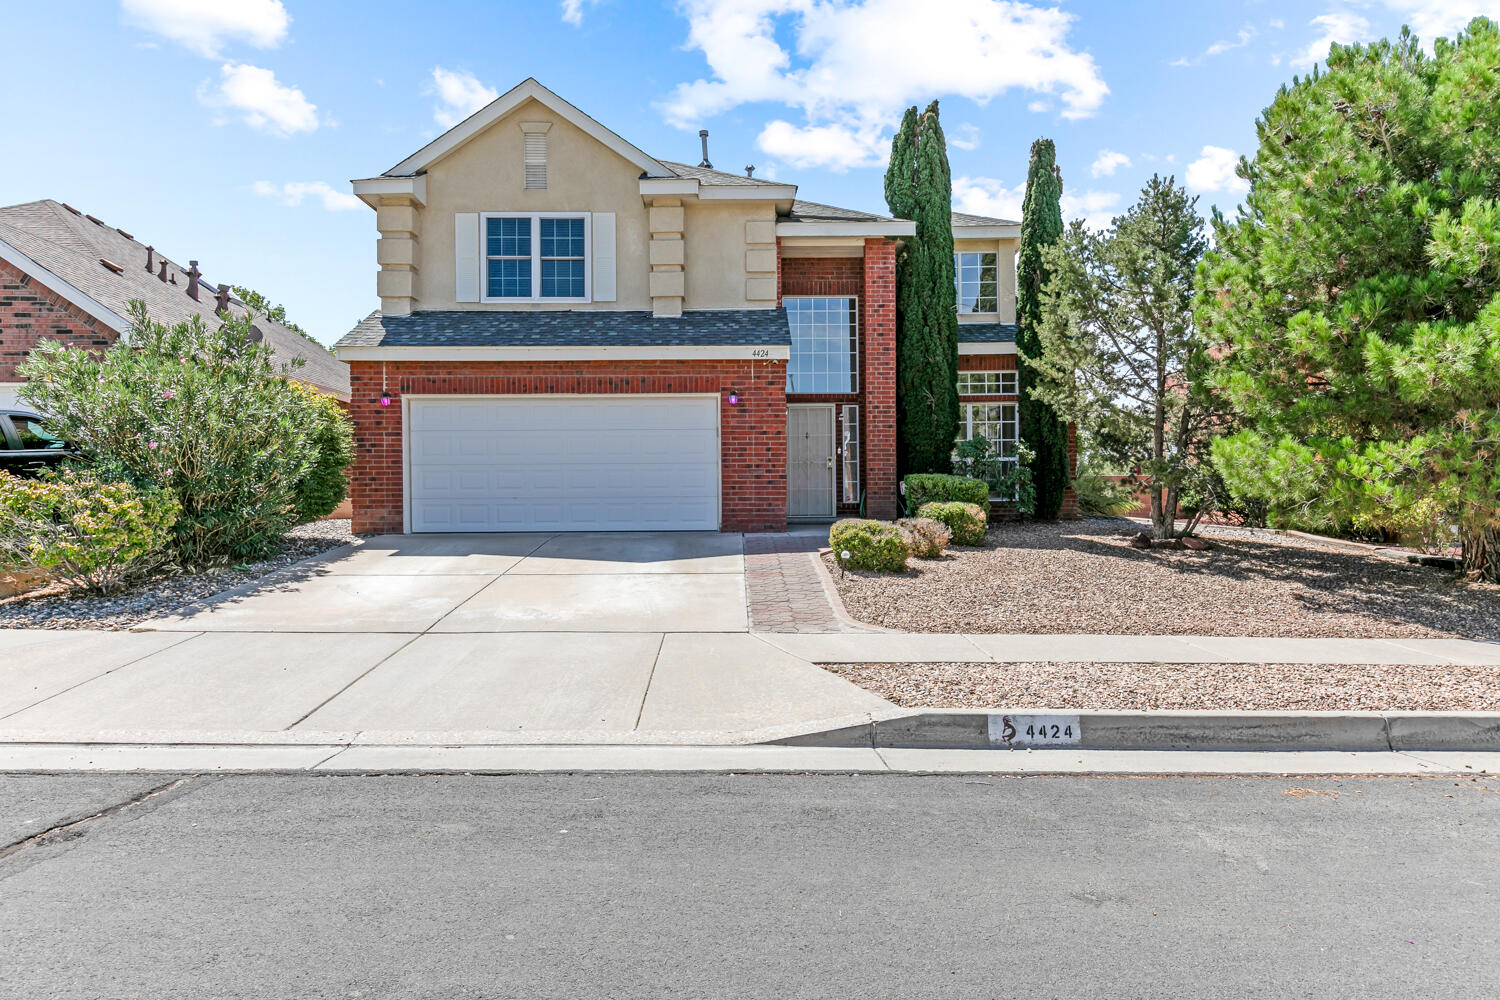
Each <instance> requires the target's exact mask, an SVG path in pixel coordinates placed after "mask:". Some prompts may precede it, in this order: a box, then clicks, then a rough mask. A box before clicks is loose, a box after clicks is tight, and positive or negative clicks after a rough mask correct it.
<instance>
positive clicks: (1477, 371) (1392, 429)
mask: <svg viewBox="0 0 1500 1000" xmlns="http://www.w3.org/2000/svg"><path fill="white" fill-rule="evenodd" d="M1496 66H1500V28H1497V27H1496V25H1495V24H1494V23H1493V22H1491V21H1489V20H1487V19H1484V18H1478V19H1475V20H1474V21H1473V22H1472V23H1471V24H1470V25H1469V27H1468V29H1467V31H1466V32H1464V33H1462V34H1460V35H1459V36H1458V37H1457V38H1456V39H1453V40H1451V41H1450V40H1447V39H1438V40H1437V41H1436V42H1435V43H1434V45H1433V48H1432V55H1430V56H1429V55H1426V54H1425V53H1424V52H1423V51H1422V48H1421V46H1420V44H1419V43H1418V41H1417V39H1416V38H1415V37H1413V36H1412V35H1411V34H1410V33H1409V32H1403V33H1402V35H1401V37H1400V38H1398V39H1396V40H1395V41H1389V40H1387V41H1381V42H1377V43H1374V44H1372V45H1368V46H1360V45H1355V46H1349V47H1344V46H1338V45H1336V46H1334V47H1333V50H1332V51H1331V52H1330V53H1329V55H1328V69H1327V72H1324V73H1319V74H1315V75H1313V76H1312V77H1310V78H1307V79H1302V80H1294V81H1293V83H1292V84H1291V86H1289V87H1283V88H1282V90H1281V91H1280V93H1278V94H1277V95H1276V99H1275V101H1274V102H1273V103H1272V104H1271V106H1270V107H1268V108H1267V109H1266V110H1265V111H1264V112H1263V114H1262V116H1261V118H1260V120H1259V121H1258V122H1257V123H1256V128H1257V133H1258V137H1259V140H1260V145H1259V149H1258V151H1257V152H1256V155H1255V158H1254V160H1253V161H1247V162H1244V163H1242V164H1241V167H1240V173H1241V176H1242V177H1244V178H1246V179H1247V180H1248V181H1249V182H1250V189H1249V193H1248V194H1247V196H1246V200H1245V204H1244V207H1243V208H1242V210H1241V214H1240V215H1239V217H1238V218H1237V219H1236V220H1235V221H1233V222H1232V223H1230V222H1226V221H1225V220H1224V219H1223V218H1216V219H1215V228H1216V237H1217V238H1216V240H1215V242H1216V244H1217V249H1216V250H1215V251H1214V252H1212V253H1211V254H1210V255H1209V257H1208V259H1207V260H1206V261H1205V264H1204V266H1203V268H1202V269H1201V270H1200V276H1199V294H1198V322H1199V326H1200V327H1201V328H1203V329H1204V330H1205V331H1206V332H1207V333H1209V334H1210V335H1212V337H1213V338H1214V339H1215V340H1216V341H1219V342H1222V343H1223V344H1224V345H1225V348H1224V350H1223V353H1224V359H1223V362H1222V371H1221V373H1220V374H1218V375H1217V376H1216V381H1217V382H1218V384H1219V385H1220V386H1221V389H1222V391H1223V392H1224V393H1225V394H1226V395H1227V396H1228V397H1229V398H1230V399H1231V400H1232V401H1233V402H1234V403H1235V404H1236V405H1237V406H1238V407H1239V408H1240V409H1241V410H1242V412H1243V414H1244V416H1245V418H1246V419H1247V420H1248V422H1249V427H1248V428H1247V429H1246V430H1244V431H1241V432H1240V433H1237V434H1234V435H1231V436H1228V437H1225V438H1221V439H1219V440H1218V441H1216V442H1215V444H1214V462H1215V464H1216V465H1217V466H1218V467H1219V468H1220V470H1221V472H1222V473H1223V475H1224V479H1225V481H1226V482H1227V483H1228V484H1229V486H1230V487H1231V489H1233V490H1235V491H1237V492H1238V493H1240V494H1241V495H1243V496H1250V497H1259V498H1264V499H1268V500H1270V501H1271V503H1272V505H1273V509H1279V510H1280V511H1281V512H1283V513H1284V514H1286V515H1290V516H1291V517H1294V518H1295V519H1296V520H1298V521H1301V522H1302V523H1313V524H1329V525H1338V524H1349V523H1353V524H1355V525H1359V526H1362V527H1385V528H1396V529H1398V530H1401V531H1403V532H1410V531H1413V530H1419V529H1421V528H1422V527H1424V526H1426V527H1427V528H1428V529H1429V530H1430V529H1432V528H1437V529H1439V530H1438V531H1437V532H1433V533H1434V534H1438V535H1441V534H1442V533H1446V531H1447V528H1448V526H1449V525H1451V526H1452V527H1454V528H1456V529H1457V531H1458V533H1459V537H1460V538H1461V539H1462V542H1463V561H1464V565H1465V568H1466V569H1467V570H1468V571H1469V572H1471V573H1472V574H1475V575H1481V576H1485V577H1488V578H1489V579H1491V580H1496V579H1500V531H1497V528H1500V264H1497V258H1496V254H1495V250H1494V248H1495V247H1497V246H1500V201H1497V197H1500V76H1497V74H1496V72H1495V67H1496Z"/></svg>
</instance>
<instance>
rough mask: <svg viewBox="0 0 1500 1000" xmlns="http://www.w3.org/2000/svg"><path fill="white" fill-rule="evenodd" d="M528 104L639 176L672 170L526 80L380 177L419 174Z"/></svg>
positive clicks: (666, 174)
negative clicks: (561, 121) (623, 162)
mask: <svg viewBox="0 0 1500 1000" xmlns="http://www.w3.org/2000/svg"><path fill="white" fill-rule="evenodd" d="M527 101H536V102H537V103H539V104H541V105H543V106H545V107H546V108H548V109H549V110H550V111H552V112H553V113H554V114H556V115H558V116H559V117H561V118H563V119H564V120H566V121H567V122H569V123H570V124H572V125H573V126H574V127H576V128H578V129H579V130H580V131H582V132H584V133H585V134H587V135H589V136H592V137H593V138H594V139H595V140H597V141H598V142H599V143H601V144H602V145H604V146H605V147H607V148H609V149H611V150H613V151H614V152H616V153H618V154H619V155H620V156H622V157H624V158H625V159H626V160H628V161H630V162H631V163H633V164H635V165H636V166H638V167H640V168H641V171H642V173H645V174H648V175H650V176H652V177H672V176H675V174H674V173H673V171H672V170H671V169H669V168H668V167H667V166H666V164H664V163H662V162H661V161H660V160H657V159H655V158H654V157H651V156H648V155H646V153H644V152H643V151H642V150H641V149H639V148H638V147H636V146H635V145H633V144H632V143H630V142H627V141H626V140H625V139H623V138H621V137H620V136H619V135H617V134H616V133H614V132H612V131H610V130H609V129H607V128H605V127H604V126H603V125H601V124H599V123H598V122H597V121H595V120H594V119H592V118H590V117H589V116H588V115H586V114H584V113H583V112H582V111H580V110H578V108H576V107H574V106H573V105H571V104H569V103H568V102H567V101H565V100H563V99H562V98H561V97H558V96H557V95H556V94H555V93H553V92H552V91H551V90H548V89H547V88H546V87H544V86H542V85H541V84H540V83H538V82H537V81H536V79H535V78H533V77H527V78H526V79H525V80H523V81H522V82H521V83H519V84H517V85H516V86H514V87H512V88H511V89H510V90H508V91H506V92H505V93H503V94H501V95H500V96H499V97H497V98H495V99H494V100H493V101H491V102H490V103H489V104H486V105H485V106H484V107H482V108H480V109H479V110H478V111H476V112H474V113H473V114H472V115H470V116H469V117H467V118H465V119H464V120H463V121H461V122H459V123H458V124H457V125H455V126H453V127H452V128H450V129H449V130H448V131H446V132H444V133H443V134H442V135H440V136H438V137H437V138H436V139H434V140H432V141H431V142H429V143H428V144H427V145H425V146H423V147H422V148H421V149H419V150H417V151H416V152H415V153H413V154H412V155H410V156H408V157H407V158H406V159H404V160H402V161H401V162H400V163H398V164H396V165H395V166H394V167H392V168H391V169H389V170H387V171H386V172H385V173H384V174H383V175H382V176H385V177H406V176H410V175H412V174H417V173H421V172H422V171H424V170H426V169H427V168H428V167H430V166H431V165H432V164H433V163H435V162H437V161H438V160H440V159H442V158H443V157H444V156H447V155H448V154H449V153H451V152H453V151H454V150H455V149H457V148H459V147H460V146H462V145H463V144H464V143H466V142H468V141H469V140H470V139H472V138H474V137H475V136H476V135H478V134H479V133H481V132H483V131H485V130H486V129H488V128H489V127H490V126H491V125H493V124H495V123H496V122H498V121H499V120H500V119H502V118H504V117H505V116H506V115H508V114H510V113H511V112H512V111H514V110H515V109H516V108H519V107H520V106H521V105H523V104H525V103H526V102H527Z"/></svg>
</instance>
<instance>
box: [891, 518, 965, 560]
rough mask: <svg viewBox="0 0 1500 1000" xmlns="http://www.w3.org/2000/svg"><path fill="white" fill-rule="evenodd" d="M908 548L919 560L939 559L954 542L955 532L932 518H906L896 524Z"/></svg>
mask: <svg viewBox="0 0 1500 1000" xmlns="http://www.w3.org/2000/svg"><path fill="white" fill-rule="evenodd" d="M896 527H897V528H900V529H901V534H902V536H903V537H904V538H905V539H906V547H907V548H908V549H910V550H911V554H912V555H914V556H916V557H917V558H918V559H937V558H938V557H939V556H941V555H942V554H943V550H944V549H946V548H947V547H948V543H949V542H950V541H952V540H953V532H952V531H951V530H949V528H948V526H947V525H946V524H944V523H943V522H942V521H935V520H933V519H932V518H930V517H904V518H902V519H901V520H899V521H897V522H896Z"/></svg>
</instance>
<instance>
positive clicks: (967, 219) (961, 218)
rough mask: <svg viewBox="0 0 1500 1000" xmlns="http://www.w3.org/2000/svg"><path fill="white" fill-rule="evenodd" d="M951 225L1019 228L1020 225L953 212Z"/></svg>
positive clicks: (1008, 221) (1010, 221)
mask: <svg viewBox="0 0 1500 1000" xmlns="http://www.w3.org/2000/svg"><path fill="white" fill-rule="evenodd" d="M953 225H955V226H1019V225H1020V223H1019V222H1016V221H1015V220H1014V219H996V218H993V217H991V216H988V215H970V214H969V213H968V212H954V213H953Z"/></svg>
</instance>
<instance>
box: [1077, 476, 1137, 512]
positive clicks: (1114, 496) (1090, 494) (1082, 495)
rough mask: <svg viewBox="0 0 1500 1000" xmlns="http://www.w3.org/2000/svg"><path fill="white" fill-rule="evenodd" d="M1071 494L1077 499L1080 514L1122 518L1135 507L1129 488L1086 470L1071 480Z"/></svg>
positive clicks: (1133, 496)
mask: <svg viewBox="0 0 1500 1000" xmlns="http://www.w3.org/2000/svg"><path fill="white" fill-rule="evenodd" d="M1073 493H1074V494H1075V495H1076V496H1077V497H1078V510H1079V512H1080V513H1082V514H1094V515H1097V516H1099V517H1124V516H1125V515H1126V514H1129V513H1130V512H1131V511H1133V510H1135V508H1136V506H1137V501H1136V498H1135V494H1134V493H1133V492H1131V489H1130V487H1129V486H1127V485H1126V484H1124V483H1121V482H1115V481H1113V480H1109V479H1105V478H1104V477H1103V476H1101V475H1100V474H1099V473H1097V472H1092V471H1088V470H1085V471H1082V472H1080V473H1078V478H1077V479H1074V480H1073Z"/></svg>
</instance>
